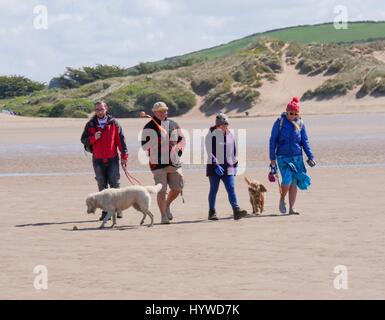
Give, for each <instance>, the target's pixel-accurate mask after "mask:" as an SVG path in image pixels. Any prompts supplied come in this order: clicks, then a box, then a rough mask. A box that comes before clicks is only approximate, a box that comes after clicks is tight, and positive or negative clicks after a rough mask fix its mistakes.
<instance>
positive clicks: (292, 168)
mask: <svg viewBox="0 0 385 320" xmlns="http://www.w3.org/2000/svg"><path fill="white" fill-rule="evenodd" d="M302 150H303V151H305V154H306V156H307V157H308V160H307V163H308V164H309V166H311V167H314V166H315V161H314V155H313V152H312V150H311V148H310V144H309V141H308V137H307V133H306V128H305V125H304V123H303V121H302V119H301V117H300V116H299V98H298V97H294V98H293V100H292V101H291V102H290V103H289V104H288V105H287V108H286V112H284V113H282V115H281V117H280V118H278V119H277V120H276V121H275V123H274V126H273V129H272V132H271V137H270V161H271V167H272V168H273V170H275V168H277V162H278V167H279V170H280V172H281V175H282V186H281V190H280V192H281V198H280V201H279V210H280V212H281V213H282V214H284V213H286V212H287V209H286V202H285V197H286V195H287V193H289V206H290V207H289V214H299V213H298V212H297V211H296V210H295V209H294V205H295V201H296V198H297V187H299V188H300V189H301V190H306V189H307V188H308V187H309V186H310V183H311V180H310V177H309V176H308V175H307V174H306V168H305V165H304V162H303V155H302Z"/></svg>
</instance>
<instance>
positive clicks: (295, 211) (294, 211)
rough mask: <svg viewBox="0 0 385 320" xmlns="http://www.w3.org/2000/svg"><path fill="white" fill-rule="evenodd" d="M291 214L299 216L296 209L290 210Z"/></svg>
mask: <svg viewBox="0 0 385 320" xmlns="http://www.w3.org/2000/svg"><path fill="white" fill-rule="evenodd" d="M289 214H295V215H299V212H298V211H297V210H295V209H294V208H290V211H289Z"/></svg>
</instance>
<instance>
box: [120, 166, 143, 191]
mask: <svg viewBox="0 0 385 320" xmlns="http://www.w3.org/2000/svg"><path fill="white" fill-rule="evenodd" d="M122 168H123V171H124V174H125V175H126V177H127V179H128V181H130V183H131V184H132V185H135V184H139V185H141V186H142V185H143V183H142V182H141V181H140V180H139V179H137V178H135V177H134V176H133V175H132V174H130V173H129V172H128V171H127V168H126V167H122ZM132 181H134V182H136V183H134V182H132Z"/></svg>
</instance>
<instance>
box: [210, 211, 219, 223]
mask: <svg viewBox="0 0 385 320" xmlns="http://www.w3.org/2000/svg"><path fill="white" fill-rule="evenodd" d="M209 220H213V221H216V220H218V217H217V213H216V212H215V210H209Z"/></svg>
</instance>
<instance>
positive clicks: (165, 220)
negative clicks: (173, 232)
mask: <svg viewBox="0 0 385 320" xmlns="http://www.w3.org/2000/svg"><path fill="white" fill-rule="evenodd" d="M160 223H161V224H170V220H169V218H168V217H167V215H164V216H162V219H161V220H160Z"/></svg>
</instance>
